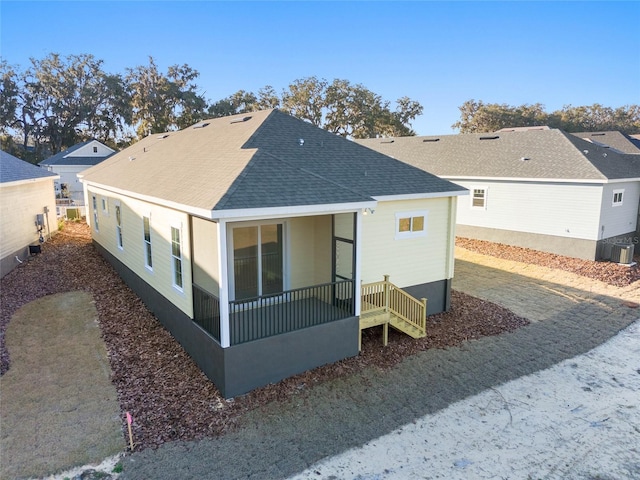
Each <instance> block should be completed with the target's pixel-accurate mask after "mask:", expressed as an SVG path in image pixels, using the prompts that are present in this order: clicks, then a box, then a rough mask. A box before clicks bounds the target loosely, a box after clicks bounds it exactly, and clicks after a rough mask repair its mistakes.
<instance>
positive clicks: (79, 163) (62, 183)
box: [39, 140, 115, 206]
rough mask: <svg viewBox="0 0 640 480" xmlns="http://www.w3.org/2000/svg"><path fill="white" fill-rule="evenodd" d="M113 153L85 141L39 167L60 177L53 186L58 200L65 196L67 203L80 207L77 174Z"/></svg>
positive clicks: (109, 149)
mask: <svg viewBox="0 0 640 480" xmlns="http://www.w3.org/2000/svg"><path fill="white" fill-rule="evenodd" d="M114 152H115V150H113V149H112V148H110V147H107V146H106V145H104V144H103V143H100V142H99V141H98V140H87V141H86V142H82V143H78V144H77V145H74V146H73V147H69V148H68V149H66V150H64V151H63V152H60V153H58V154H56V155H53V156H52V157H49V158H47V159H46V160H43V161H42V162H40V164H39V165H40V166H41V167H42V168H44V169H46V170H47V171H49V172H53V173H55V174H56V175H58V176H59V177H60V178H59V179H58V180H56V182H55V184H54V186H55V192H56V196H57V197H58V198H61V197H63V196H65V198H67V199H68V200H69V201H70V202H69V203H71V202H73V203H72V204H73V205H76V206H82V205H84V196H83V188H82V183H80V180H79V179H78V173H80V172H82V171H83V170H86V169H87V168H89V167H92V166H94V165H97V164H98V163H100V162H102V161H103V160H104V159H106V158H109V156H111V155H113V154H114Z"/></svg>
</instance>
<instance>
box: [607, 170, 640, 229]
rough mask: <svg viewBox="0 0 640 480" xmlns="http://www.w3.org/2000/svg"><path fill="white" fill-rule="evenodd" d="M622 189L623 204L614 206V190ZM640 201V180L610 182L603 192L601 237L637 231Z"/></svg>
mask: <svg viewBox="0 0 640 480" xmlns="http://www.w3.org/2000/svg"><path fill="white" fill-rule="evenodd" d="M620 190H624V192H623V195H622V205H617V206H615V207H614V206H613V192H614V191H620ZM639 202H640V182H626V183H609V184H607V185H605V186H604V189H603V193H602V214H601V216H600V237H599V238H610V237H613V236H616V235H623V234H625V233H630V232H633V231H635V230H636V223H637V220H638V203H639ZM603 227H604V228H603Z"/></svg>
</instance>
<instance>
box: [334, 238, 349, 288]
mask: <svg viewBox="0 0 640 480" xmlns="http://www.w3.org/2000/svg"><path fill="white" fill-rule="evenodd" d="M336 277H337V278H338V279H340V280H352V279H353V243H351V242H345V241H342V240H336Z"/></svg>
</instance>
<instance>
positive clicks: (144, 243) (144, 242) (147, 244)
mask: <svg viewBox="0 0 640 480" xmlns="http://www.w3.org/2000/svg"><path fill="white" fill-rule="evenodd" d="M145 218H148V219H149V241H148V242H147V239H146V238H145V237H144V219H145ZM152 232H153V229H152V228H151V213H147V214H145V215H142V255H143V257H144V267H145V268H146V269H147V270H148V271H149V272H153V235H152ZM147 248H149V249H150V250H151V265H149V263H148V261H147V260H148V255H147Z"/></svg>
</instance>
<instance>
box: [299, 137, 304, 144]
mask: <svg viewBox="0 0 640 480" xmlns="http://www.w3.org/2000/svg"><path fill="white" fill-rule="evenodd" d="M298 145H300V146H303V145H304V138H299V139H298Z"/></svg>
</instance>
